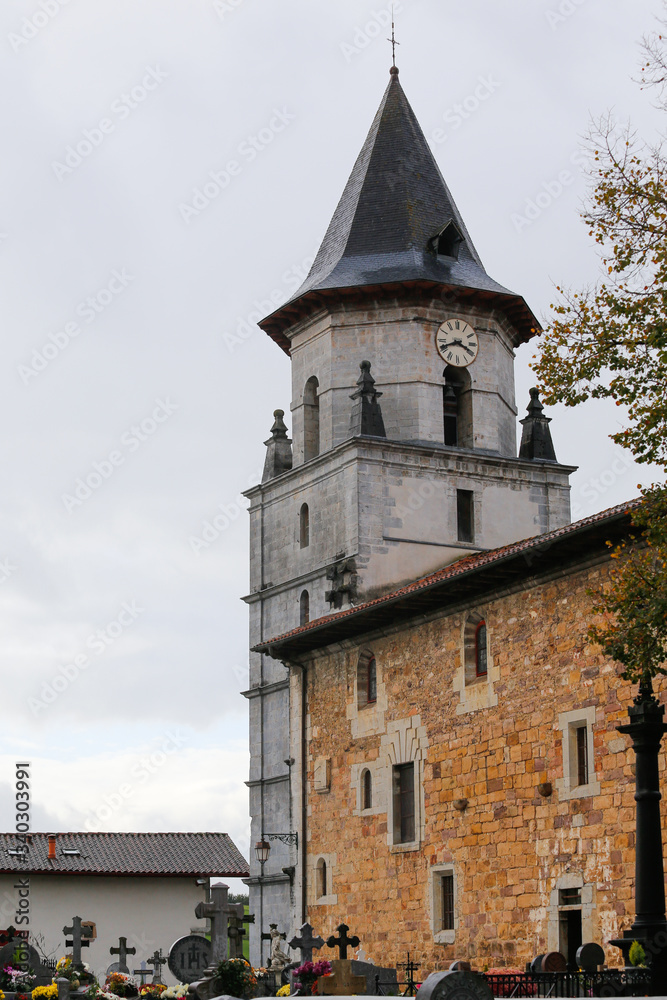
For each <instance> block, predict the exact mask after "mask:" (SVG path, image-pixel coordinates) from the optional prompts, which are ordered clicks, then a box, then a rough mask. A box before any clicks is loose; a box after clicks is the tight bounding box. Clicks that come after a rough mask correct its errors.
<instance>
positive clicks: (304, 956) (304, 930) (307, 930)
mask: <svg viewBox="0 0 667 1000" xmlns="http://www.w3.org/2000/svg"><path fill="white" fill-rule="evenodd" d="M323 944H324V938H322V937H320V935H319V934H318V935H317V937H315V936H314V935H313V927H312V924H309V923H308V922H306V923H305V924H301V927H300V928H299V937H297V936H296V934H295V935H294V937H293V938H292V940H291V941H290V943H289V946H290V948H292V949H293V950H294V951H296V950H297V949H298V950H299V951H300V952H301V965H303V963H304V962H312V960H313V949H314V948H316V949H317V950H318V951H319V950H320V948H321V947H322V945H323ZM362 961H363V960H362Z"/></svg>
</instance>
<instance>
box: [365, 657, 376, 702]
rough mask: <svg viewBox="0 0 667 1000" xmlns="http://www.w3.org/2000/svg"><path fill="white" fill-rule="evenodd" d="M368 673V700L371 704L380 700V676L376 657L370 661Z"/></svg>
mask: <svg viewBox="0 0 667 1000" xmlns="http://www.w3.org/2000/svg"><path fill="white" fill-rule="evenodd" d="M367 672H368V679H367V683H366V692H367V694H366V700H367V701H368V702H369V703H370V702H373V701H377V700H378V675H377V664H376V662H375V657H373V658H372V659H371V660H370V661H369V663H368V667H367Z"/></svg>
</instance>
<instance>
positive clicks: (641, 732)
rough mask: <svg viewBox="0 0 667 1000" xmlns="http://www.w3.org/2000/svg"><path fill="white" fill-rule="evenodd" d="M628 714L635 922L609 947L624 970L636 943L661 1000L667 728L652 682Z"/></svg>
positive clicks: (665, 979) (665, 960) (666, 932)
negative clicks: (661, 766)
mask: <svg viewBox="0 0 667 1000" xmlns="http://www.w3.org/2000/svg"><path fill="white" fill-rule="evenodd" d="M628 714H629V716H630V722H629V723H628V724H627V725H625V726H618V727H617V728H618V731H619V732H620V733H627V735H628V736H630V738H631V739H632V749H633V750H634V751H635V802H636V803H637V836H636V842H635V920H634V923H633V925H632V927H631V928H630V930H628V931H625V932H624V935H623V938H622V939H620V940H616V941H610V944H614V945H616V946H617V947H619V948H621V949H622V951H623V956H624V958H625V963H626V965H628V964H629V961H628V952H629V950H630V945H631V944H632V942H633V941H639V942H640V944H641V945H642V947H643V948H644V950H645V952H646V957H647V961H648V962H649V963H650V965H651V973H652V975H651V987H652V993H653V995H654V996H660V995H663V996H664V995H667V920H666V919H665V876H664V867H663V860H662V828H661V824H660V799H661V798H662V796H661V794H660V778H659V773H658V753H659V751H660V743H661V741H662V737H663V734H664V733H665V732H667V725H665V723H664V721H663V719H664V714H665V709H664V707H663V706H662V705H661V704H660V703H659V702H658V700H657V698H656V697H655V696H654V694H653V687H652V685H651V679H650V677H648V678H645V679H643V680H642V682H641V684H640V685H639V693H638V694H637V697H636V698H635V700H634V704H633V705H631V706H630V708H629V710H628Z"/></svg>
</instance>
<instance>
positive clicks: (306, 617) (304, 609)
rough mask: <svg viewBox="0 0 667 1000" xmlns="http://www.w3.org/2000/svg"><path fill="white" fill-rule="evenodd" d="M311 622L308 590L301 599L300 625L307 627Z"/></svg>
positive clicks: (304, 591)
mask: <svg viewBox="0 0 667 1000" xmlns="http://www.w3.org/2000/svg"><path fill="white" fill-rule="evenodd" d="M309 621H310V595H309V593H308V591H307V590H303V591H302V592H301V597H300V598H299V625H307V624H308V622H309Z"/></svg>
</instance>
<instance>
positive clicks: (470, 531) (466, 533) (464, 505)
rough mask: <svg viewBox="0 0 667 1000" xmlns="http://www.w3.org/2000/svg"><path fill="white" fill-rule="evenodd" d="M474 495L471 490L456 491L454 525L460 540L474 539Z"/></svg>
mask: <svg viewBox="0 0 667 1000" xmlns="http://www.w3.org/2000/svg"><path fill="white" fill-rule="evenodd" d="M474 497H475V494H474V493H473V491H472V490H457V491H456V527H457V532H458V539H459V541H460V542H472V541H474V539H475V525H474V514H473V503H474Z"/></svg>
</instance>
